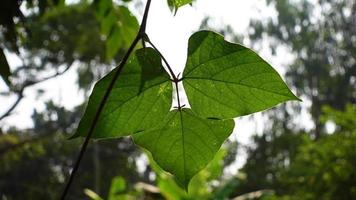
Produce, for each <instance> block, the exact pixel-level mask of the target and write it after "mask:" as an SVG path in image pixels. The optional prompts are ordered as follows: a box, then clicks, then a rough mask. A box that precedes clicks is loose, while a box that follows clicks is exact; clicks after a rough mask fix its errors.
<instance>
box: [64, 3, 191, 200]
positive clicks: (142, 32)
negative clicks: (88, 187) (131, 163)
mask: <svg viewBox="0 0 356 200" xmlns="http://www.w3.org/2000/svg"><path fill="white" fill-rule="evenodd" d="M150 5H151V0H147V3H146V7H145V11H144V14H143V18H142V22H141V26H140V29H139V31H138V33H137V35H136V37H135V39H134V41H133V42H132V43H131V45H130V47H129V49H128V50H127V52H126V53H125V55H124V57H123V58H122V61H121V62H120V64H119V65H118V66H117V67H116V69H117V70H116V72H115V74H114V77H113V79H112V80H111V82H110V84H109V86H108V88H107V90H106V91H105V94H104V96H103V98H102V100H101V102H100V105H99V108H98V110H97V111H96V113H95V116H94V119H93V122H92V124H91V126H90V129H89V132H88V135H87V136H86V137H85V140H84V142H83V145H82V147H81V149H80V152H79V155H78V157H77V160H76V161H75V163H74V166H73V169H72V172H71V174H70V176H69V179H68V181H67V184H66V186H65V188H64V190H63V193H62V195H61V200H65V198H66V196H67V194H68V191H69V189H70V186H71V184H72V182H73V179H74V176H75V175H76V173H77V171H78V168H79V165H80V162H81V160H82V158H83V156H84V153H85V151H86V148H87V146H88V144H89V140H90V138H91V136H92V134H93V132H94V129H95V127H96V124H97V122H98V120H99V117H100V114H101V112H102V110H103V108H104V106H105V104H106V101H107V100H108V98H109V95H110V93H111V91H112V89H113V87H114V85H115V82H116V81H117V79H118V78H119V76H120V74H121V71H122V69H123V68H124V66H125V64H126V62H127V60H128V59H129V57H130V55H131V53H132V51H133V50H134V49H135V47H136V45H137V43H138V42H139V41H140V40H141V42H142V46H143V47H144V48H145V47H146V45H145V42H148V43H149V44H150V45H151V46H152V47H153V48H154V49H155V50H156V51H157V52H158V54H159V55H160V57H161V58H162V60H163V62H164V63H165V64H166V66H167V68H168V71H169V73H170V75H171V77H172V82H174V84H175V88H176V95H177V102H178V110H179V111H180V110H181V109H182V107H183V106H184V105H183V106H181V103H180V98H179V91H178V83H179V82H180V81H181V80H182V78H179V74H178V76H176V75H175V74H174V72H173V70H172V68H171V66H170V65H169V63H168V62H167V60H166V58H165V57H164V56H163V55H162V53H161V52H160V51H159V50H158V49H157V48H156V46H155V45H154V44H153V43H152V42H151V41H150V39H149V38H148V36H147V34H146V24H147V17H148V12H149V9H150Z"/></svg>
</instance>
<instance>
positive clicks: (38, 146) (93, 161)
mask: <svg viewBox="0 0 356 200" xmlns="http://www.w3.org/2000/svg"><path fill="white" fill-rule="evenodd" d="M79 110H80V108H77V109H74V111H68V110H66V109H64V108H62V107H60V106H58V105H55V104H53V103H52V102H49V103H47V105H46V108H45V111H44V112H41V113H39V112H37V111H36V112H34V114H33V120H34V129H32V130H16V129H15V128H12V129H10V130H9V131H8V132H7V133H3V134H1V135H0V158H1V161H2V164H1V166H0V180H1V181H0V188H1V189H0V197H1V198H2V199H56V198H58V196H59V195H60V192H61V190H62V188H63V184H64V181H65V179H66V177H68V175H69V171H70V169H71V167H72V165H73V162H74V160H73V159H75V157H76V154H77V151H78V148H79V147H80V144H81V141H80V140H70V141H68V140H66V137H68V136H69V134H68V132H67V131H69V132H70V131H71V130H70V129H71V128H75V126H74V124H75V121H72V120H70V119H74V118H79V116H78V115H80V112H79ZM138 155H139V152H137V149H136V148H135V146H134V144H133V143H132V142H131V140H129V139H121V140H112V141H94V142H93V143H92V144H91V145H90V146H89V148H88V151H87V154H86V155H85V157H84V159H83V163H82V165H81V166H80V169H79V170H80V175H79V176H78V179H77V180H76V181H75V184H74V185H73V188H72V189H71V192H70V195H69V198H68V199H78V198H79V199H82V198H83V197H84V194H83V192H82V188H95V189H96V191H97V192H99V193H100V194H107V193H108V192H109V191H108V190H109V185H110V182H108V181H106V180H108V179H109V180H110V179H111V178H112V177H115V176H117V175H121V176H123V177H124V178H125V180H126V181H127V182H128V183H130V184H131V185H132V183H134V182H136V181H137V180H139V179H140V178H139V177H140V176H139V175H138V174H137V169H136V164H135V162H134V158H135V157H136V156H138ZM106 166H120V167H109V168H107V167H106ZM42 187H46V189H45V190H43V189H42Z"/></svg>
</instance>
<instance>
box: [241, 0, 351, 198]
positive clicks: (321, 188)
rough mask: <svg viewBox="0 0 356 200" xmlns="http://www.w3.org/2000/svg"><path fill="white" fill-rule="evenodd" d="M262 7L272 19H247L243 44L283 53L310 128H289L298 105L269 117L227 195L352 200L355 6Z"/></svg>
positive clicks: (329, 0) (301, 0)
mask: <svg viewBox="0 0 356 200" xmlns="http://www.w3.org/2000/svg"><path fill="white" fill-rule="evenodd" d="M266 2H267V4H268V5H269V6H272V7H274V8H275V10H276V11H277V17H276V18H266V19H262V20H252V22H251V29H250V32H249V34H250V39H251V40H252V42H253V43H255V44H258V43H259V42H261V41H263V40H264V41H267V42H268V44H269V45H270V47H271V51H272V53H277V52H278V48H280V47H284V48H286V49H288V50H290V53H291V54H292V55H293V56H294V61H293V63H292V64H290V65H288V66H287V67H286V80H287V82H288V81H289V82H290V83H291V84H292V85H293V86H294V88H295V89H296V90H297V91H298V93H299V95H301V96H304V99H307V101H310V102H311V106H310V108H307V109H308V112H309V113H310V115H311V117H312V122H313V124H314V125H315V126H314V128H312V130H310V131H305V130H303V129H304V125H303V124H301V123H298V124H295V119H296V117H297V116H299V117H300V112H301V111H302V110H303V109H306V108H305V107H306V106H304V108H299V107H296V106H294V105H287V106H283V107H282V108H280V109H273V110H271V111H269V113H268V115H269V123H267V124H266V127H267V128H266V131H265V132H264V133H263V134H262V135H256V136H254V137H253V142H252V145H251V146H249V147H247V157H248V158H247V161H246V164H245V165H244V167H243V168H242V169H241V171H240V173H242V174H243V177H242V178H241V179H240V181H241V184H240V185H239V186H237V187H236V189H235V194H237V195H239V194H245V193H247V192H252V191H256V190H262V189H268V190H272V191H273V193H272V194H266V195H262V197H256V198H252V199H269V200H272V199H278V200H279V199H281V200H282V199H283V200H294V199H326V200H327V199H330V200H331V199H342V200H344V199H345V200H348V199H355V198H356V196H355V195H356V193H355V186H356V181H355V180H356V179H355V172H356V171H355V169H356V168H355V166H356V163H355V160H356V152H355V151H354V150H353V149H355V145H356V140H355V136H356V132H355V130H356V123H355V116H356V110H355V103H356V90H355V80H356V71H355V70H356V58H355V50H356V49H355V47H356V45H355V44H356V38H355V37H354V35H355V31H356V29H354V28H351V27H355V25H356V24H355V22H356V21H355V20H354V19H355V17H356V13H355V12H353V10H355V8H356V3H355V2H354V1H350V0H345V1H335V0H319V1H316V2H315V3H313V2H311V1H307V0H298V1H289V0H287V1H284V0H267V1H266ZM277 56H279V55H277ZM306 120H307V119H302V120H300V121H299V122H304V121H306ZM334 127H335V128H334Z"/></svg>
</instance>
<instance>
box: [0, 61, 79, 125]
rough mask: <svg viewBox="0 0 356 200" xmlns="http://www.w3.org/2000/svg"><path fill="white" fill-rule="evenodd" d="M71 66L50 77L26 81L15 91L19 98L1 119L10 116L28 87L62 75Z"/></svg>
mask: <svg viewBox="0 0 356 200" xmlns="http://www.w3.org/2000/svg"><path fill="white" fill-rule="evenodd" d="M71 66H72V65H68V66H67V67H66V68H65V69H64V70H63V71H61V72H56V73H55V74H53V75H51V76H48V77H45V78H42V79H40V80H36V81H26V82H25V83H24V84H23V85H22V86H21V88H20V89H17V90H16V91H15V92H16V94H17V99H16V100H15V102H14V103H13V104H12V106H10V108H9V109H8V110H7V111H6V112H5V113H4V114H2V115H1V116H0V121H1V120H3V119H4V118H6V117H8V116H10V115H11V112H12V111H13V110H14V109H15V108H16V107H17V106H18V104H19V103H20V102H21V100H22V99H23V98H24V95H23V93H24V91H25V89H26V88H28V87H31V86H33V85H36V84H38V83H42V82H45V81H48V80H50V79H52V78H55V77H57V76H60V75H62V74H64V73H65V72H67V71H68V70H69V69H70V67H71Z"/></svg>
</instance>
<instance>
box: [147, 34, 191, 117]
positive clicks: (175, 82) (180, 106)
mask: <svg viewBox="0 0 356 200" xmlns="http://www.w3.org/2000/svg"><path fill="white" fill-rule="evenodd" d="M144 39H145V41H147V42H148V43H149V44H150V45H151V46H152V47H153V48H154V49H155V50H156V51H157V52H158V54H159V55H160V57H161V58H162V60H163V62H164V63H165V64H166V66H167V68H168V71H169V73H170V74H171V76H172V79H173V80H172V82H173V83H174V85H175V88H176V95H177V102H178V107H177V108H178V110H179V111H180V110H181V109H182V108H183V106H184V105H181V103H180V98H179V91H178V83H179V81H181V80H183V78H179V75H180V74H178V75H177V76H176V75H175V74H174V72H173V70H172V67H171V66H170V65H169V63H168V61H167V60H166V58H165V57H164V56H163V54H162V53H161V52H160V51H159V50H158V49H157V47H156V46H155V45H154V44H153V43H152V42H151V40H150V39H149V37H148V36H147V35H145V37H144Z"/></svg>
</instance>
